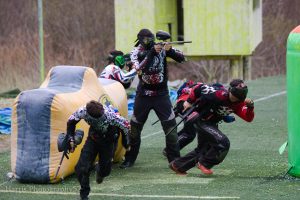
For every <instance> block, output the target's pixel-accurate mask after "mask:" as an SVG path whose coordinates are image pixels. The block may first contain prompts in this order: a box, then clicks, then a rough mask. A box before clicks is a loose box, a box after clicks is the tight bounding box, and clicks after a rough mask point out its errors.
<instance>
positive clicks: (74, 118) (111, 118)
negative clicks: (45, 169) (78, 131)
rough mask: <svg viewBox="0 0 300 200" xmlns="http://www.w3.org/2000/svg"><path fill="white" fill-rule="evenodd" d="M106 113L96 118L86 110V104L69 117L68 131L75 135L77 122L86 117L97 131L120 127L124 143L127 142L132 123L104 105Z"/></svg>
mask: <svg viewBox="0 0 300 200" xmlns="http://www.w3.org/2000/svg"><path fill="white" fill-rule="evenodd" d="M103 108H104V114H103V115H102V116H101V117H99V118H94V117H92V116H90V115H89V114H88V113H87V111H86V106H82V107H80V108H79V109H78V110H76V111H75V112H74V113H73V114H72V115H71V116H70V117H69V119H68V123H67V133H68V134H70V135H74V131H75V127H76V124H77V123H78V122H79V121H80V120H81V119H84V120H85V121H86V123H87V124H89V125H90V127H91V128H92V129H93V130H95V131H96V132H97V133H101V134H106V133H108V131H109V129H110V128H111V126H115V127H118V128H120V129H121V130H122V131H121V133H122V138H123V144H126V143H127V142H128V141H126V140H127V137H128V133H129V129H130V123H129V121H128V120H127V119H125V118H124V117H122V116H120V115H119V114H117V113H115V111H114V110H113V109H112V108H110V107H107V106H105V105H103Z"/></svg>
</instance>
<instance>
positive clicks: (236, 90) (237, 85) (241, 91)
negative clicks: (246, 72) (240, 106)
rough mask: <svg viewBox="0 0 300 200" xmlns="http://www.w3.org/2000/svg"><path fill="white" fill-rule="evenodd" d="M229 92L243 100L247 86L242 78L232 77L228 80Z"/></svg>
mask: <svg viewBox="0 0 300 200" xmlns="http://www.w3.org/2000/svg"><path fill="white" fill-rule="evenodd" d="M229 92H230V93H231V94H232V95H233V96H235V97H236V98H238V99H239V100H240V101H244V100H245V99H246V97H247V93H248V87H247V86H246V85H245V83H244V81H243V80H241V79H234V80H232V81H231V82H230V87H229Z"/></svg>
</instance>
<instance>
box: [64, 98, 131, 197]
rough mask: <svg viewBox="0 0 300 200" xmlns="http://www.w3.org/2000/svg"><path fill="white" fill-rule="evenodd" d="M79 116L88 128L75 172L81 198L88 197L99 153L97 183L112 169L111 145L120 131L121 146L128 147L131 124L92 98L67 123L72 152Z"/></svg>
mask: <svg viewBox="0 0 300 200" xmlns="http://www.w3.org/2000/svg"><path fill="white" fill-rule="evenodd" d="M81 119H84V120H85V121H86V122H87V123H88V124H89V125H90V128H89V133H88V137H87V140H86V142H85V144H84V146H83V148H82V150H81V154H80V158H79V161H78V163H77V165H76V167H75V172H76V175H77V178H78V181H79V183H80V185H81V189H80V197H81V199H88V195H89V192H90V184H89V176H90V172H91V170H92V169H93V165H94V161H95V158H96V156H97V155H98V154H99V157H100V160H99V162H98V165H97V166H96V182H97V183H98V184H100V183H102V181H103V178H104V177H106V176H108V175H109V174H110V172H111V166H112V162H111V160H112V157H113V152H114V151H113V150H114V144H115V141H116V140H117V138H118V136H119V132H121V134H122V145H123V146H124V148H125V149H126V150H128V149H129V144H128V139H127V138H128V133H129V132H130V123H129V121H128V120H126V119H125V118H123V117H122V116H120V115H118V114H116V113H115V112H114V111H113V110H111V109H109V108H108V107H106V106H105V105H102V104H101V103H99V102H97V101H94V100H92V101H90V102H88V103H87V104H86V105H85V106H83V107H80V108H79V109H78V110H77V111H75V112H74V113H73V114H72V115H71V116H70V118H69V120H68V122H67V133H68V134H69V135H71V140H70V146H71V152H74V148H75V145H74V132H75V127H76V124H77V123H78V122H79V121H80V120H81ZM119 129H121V131H119ZM72 136H73V138H72Z"/></svg>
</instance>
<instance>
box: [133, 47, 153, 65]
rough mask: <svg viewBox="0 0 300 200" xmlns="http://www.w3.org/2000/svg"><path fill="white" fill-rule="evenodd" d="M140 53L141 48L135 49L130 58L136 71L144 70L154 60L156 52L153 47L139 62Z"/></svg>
mask: <svg viewBox="0 0 300 200" xmlns="http://www.w3.org/2000/svg"><path fill="white" fill-rule="evenodd" d="M139 53H140V48H139V47H137V48H134V49H133V51H132V52H131V56H130V58H131V61H132V62H133V65H134V67H135V69H136V70H143V69H144V68H145V67H146V66H147V65H148V64H149V62H151V61H152V60H153V57H154V56H155V54H156V52H155V49H154V47H152V48H151V49H150V50H149V51H148V53H147V55H146V56H145V58H144V59H143V60H142V61H141V62H139V60H138V54H139Z"/></svg>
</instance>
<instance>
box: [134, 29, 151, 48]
mask: <svg viewBox="0 0 300 200" xmlns="http://www.w3.org/2000/svg"><path fill="white" fill-rule="evenodd" d="M136 41H138V42H137V44H136V45H135V46H138V45H139V44H141V45H142V46H143V47H144V48H145V49H150V48H151V47H152V46H153V45H154V35H153V33H152V32H151V31H150V30H149V29H141V30H140V32H139V33H138V34H137V40H136Z"/></svg>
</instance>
